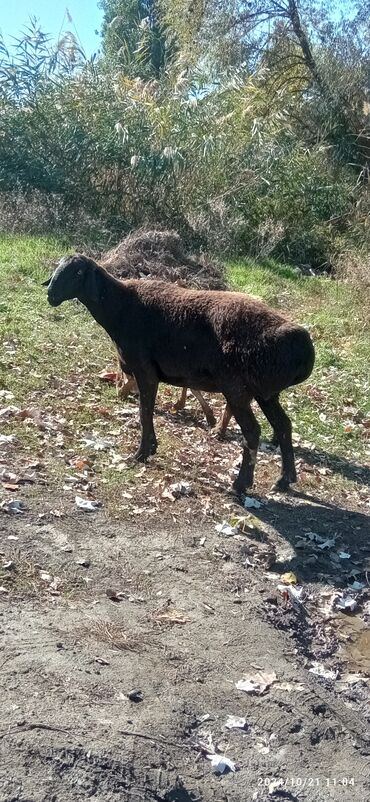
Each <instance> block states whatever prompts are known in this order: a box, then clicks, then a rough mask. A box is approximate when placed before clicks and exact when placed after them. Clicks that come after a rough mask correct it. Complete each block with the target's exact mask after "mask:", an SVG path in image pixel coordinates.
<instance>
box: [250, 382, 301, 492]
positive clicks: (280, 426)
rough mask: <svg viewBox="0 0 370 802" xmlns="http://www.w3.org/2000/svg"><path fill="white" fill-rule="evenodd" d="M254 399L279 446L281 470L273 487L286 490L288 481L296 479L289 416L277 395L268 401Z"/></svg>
mask: <svg viewBox="0 0 370 802" xmlns="http://www.w3.org/2000/svg"><path fill="white" fill-rule="evenodd" d="M256 401H257V403H258V404H259V406H260V407H261V409H262V412H263V414H264V415H266V418H267V420H268V421H269V423H270V424H271V426H272V428H273V430H274V438H273V442H276V441H277V442H278V444H279V446H280V451H281V461H282V471H281V476H280V479H278V481H277V482H276V484H275V489H276V490H288V489H289V485H290V483H291V482H296V481H297V474H296V469H295V461H294V451H293V442H292V424H291V421H290V418H289V417H288V415H287V414H286V412H284V410H283V408H282V406H281V404H280V402H279V396H275V397H274V398H270V399H269V400H268V401H265V400H264V399H262V398H257V399H256Z"/></svg>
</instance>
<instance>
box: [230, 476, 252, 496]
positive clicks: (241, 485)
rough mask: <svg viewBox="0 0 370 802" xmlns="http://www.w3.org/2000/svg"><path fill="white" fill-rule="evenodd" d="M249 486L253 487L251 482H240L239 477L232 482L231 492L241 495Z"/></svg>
mask: <svg viewBox="0 0 370 802" xmlns="http://www.w3.org/2000/svg"><path fill="white" fill-rule="evenodd" d="M251 487H253V483H250V482H241V481H240V480H239V479H235V482H233V484H232V492H233V493H234V494H235V495H236V496H243V495H245V491H246V490H248V489H249V488H251Z"/></svg>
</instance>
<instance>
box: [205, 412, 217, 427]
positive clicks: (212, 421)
mask: <svg viewBox="0 0 370 802" xmlns="http://www.w3.org/2000/svg"><path fill="white" fill-rule="evenodd" d="M206 419H207V423H208V426H210V428H211V429H213V428H214V427H215V426H216V418H215V416H214V415H206Z"/></svg>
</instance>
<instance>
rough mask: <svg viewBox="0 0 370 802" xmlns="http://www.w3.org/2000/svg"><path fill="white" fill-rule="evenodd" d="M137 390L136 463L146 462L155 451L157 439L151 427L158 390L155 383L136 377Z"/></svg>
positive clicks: (152, 426)
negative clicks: (139, 434)
mask: <svg viewBox="0 0 370 802" xmlns="http://www.w3.org/2000/svg"><path fill="white" fill-rule="evenodd" d="M136 380H137V384H138V388H139V400H140V421H141V442H140V446H139V448H138V451H137V452H136V454H135V459H136V460H137V461H138V462H146V460H147V459H148V457H150V456H151V455H152V454H155V452H156V450H157V445H158V442H157V438H156V436H155V431H154V425H153V413H154V404H155V399H156V395H157V390H158V382H157V381H150V382H149V381H148V380H145V378H144V379H143V378H138V377H136Z"/></svg>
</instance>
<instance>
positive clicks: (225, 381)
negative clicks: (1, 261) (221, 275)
mask: <svg viewBox="0 0 370 802" xmlns="http://www.w3.org/2000/svg"><path fill="white" fill-rule="evenodd" d="M46 283H47V284H48V299H49V303H50V304H51V305H52V306H59V304H61V303H62V302H63V301H66V300H68V299H72V298H78V299H79V301H81V303H83V304H84V305H85V306H86V307H87V309H89V311H90V312H91V314H92V315H93V317H94V318H95V320H96V321H97V323H99V324H100V325H101V326H102V327H103V328H104V329H105V330H106V332H107V333H108V335H109V336H110V337H111V339H112V340H113V342H114V343H115V345H116V347H117V350H118V356H119V359H120V364H121V367H122V369H123V370H124V371H125V373H128V374H129V375H134V376H135V379H136V381H137V384H138V387H139V395H140V418H141V426H142V436H141V443H140V446H139V449H138V451H137V453H136V455H135V456H136V459H137V460H140V461H144V460H146V459H147V458H148V457H149V456H150V455H151V454H154V453H155V451H156V449H157V439H156V436H155V431H154V425H153V412H154V404H155V399H156V395H157V389H158V384H159V382H165V383H166V384H171V385H174V386H177V387H192V388H195V389H196V390H198V389H199V390H201V391H205V392H215V393H223V395H224V396H225V398H226V401H227V403H228V405H229V407H230V410H231V412H232V414H233V415H234V417H235V419H236V421H237V422H238V423H239V426H240V428H241V430H242V434H243V457H242V463H241V467H240V471H239V474H238V476H237V478H236V479H235V481H234V483H233V488H234V490H235V491H236V492H237V493H244V492H245V490H246V488H247V487H252V485H253V477H254V469H255V463H256V457H257V450H258V444H259V438H260V431H261V428H260V426H259V424H258V422H257V420H256V418H255V416H254V414H253V412H252V409H251V401H252V399H253V398H255V399H256V401H257V403H258V404H259V406H260V407H261V409H262V411H263V413H264V414H265V415H266V417H267V419H268V420H269V422H270V424H271V425H272V427H273V429H274V432H275V435H276V437H277V438H278V440H279V445H280V449H281V457H282V473H281V477H280V479H279V480H278V482H277V488H278V489H280V490H286V489H287V488H288V487H289V484H290V483H291V482H295V481H296V478H297V477H296V471H295V463H294V453H293V444H292V427H291V422H290V419H289V417H288V415H287V414H286V412H284V410H283V408H282V407H281V405H280V403H279V393H280V392H281V391H282V390H284V389H286V388H287V387H290V386H292V385H295V384H299V383H300V382H302V381H304V380H305V379H307V378H308V376H309V375H310V374H311V372H312V369H313V365H314V361H315V352H314V347H313V344H312V341H311V338H310V335H309V333H308V331H306V329H305V328H303V327H301V326H298V325H296V324H295V323H292V322H290V321H288V320H286V319H285V318H284V317H283V316H282V315H281V314H280V313H279V312H277V311H275V310H274V309H270V308H269V307H267V306H266V305H265V304H263V303H261V302H260V301H257V300H255V299H252V298H249V297H248V296H247V295H244V294H243V293H234V292H223V291H212V292H209V291H207V290H193V289H184V288H182V287H177V286H175V285H172V284H167V283H165V282H161V281H140V280H135V279H129V280H126V281H119V280H118V279H115V278H113V277H112V276H110V275H109V274H108V273H107V272H106V271H105V270H104V268H102V267H101V266H100V265H98V264H97V263H96V262H94V261H93V260H92V259H89V258H87V257H86V256H81V255H79V254H77V255H75V256H71V257H67V258H65V259H63V260H62V261H61V262H60V264H59V266H58V267H57V268H56V270H55V271H54V273H53V275H52V277H51V279H49V281H48V282H46Z"/></svg>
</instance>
